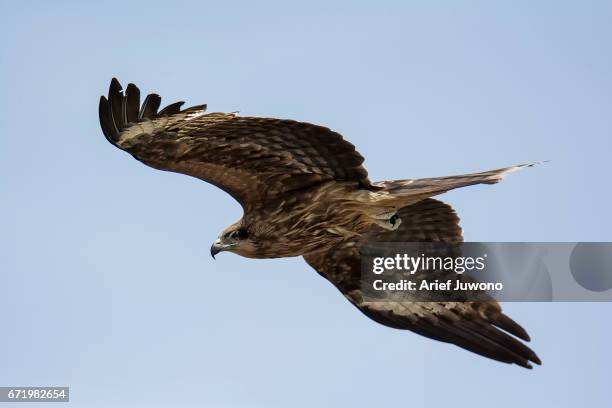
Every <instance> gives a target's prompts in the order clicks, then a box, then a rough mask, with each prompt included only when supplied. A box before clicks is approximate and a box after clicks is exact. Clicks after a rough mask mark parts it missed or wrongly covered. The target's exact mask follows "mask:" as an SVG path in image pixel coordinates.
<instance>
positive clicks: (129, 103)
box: [99, 79, 540, 367]
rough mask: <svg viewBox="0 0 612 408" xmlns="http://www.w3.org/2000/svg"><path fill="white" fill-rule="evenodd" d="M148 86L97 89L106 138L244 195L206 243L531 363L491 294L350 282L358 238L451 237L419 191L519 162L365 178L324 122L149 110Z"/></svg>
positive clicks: (152, 161) (154, 104)
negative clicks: (371, 296)
mask: <svg viewBox="0 0 612 408" xmlns="http://www.w3.org/2000/svg"><path fill="white" fill-rule="evenodd" d="M160 102H161V98H160V97H159V95H156V94H151V95H148V96H147V97H146V98H145V101H144V103H143V104H142V106H140V91H139V90H138V88H137V87H136V86H135V85H133V84H129V85H128V87H127V88H126V92H125V94H124V93H123V91H122V88H121V85H120V84H119V82H118V81H117V80H116V79H113V80H112V81H111V85H110V88H109V93H108V98H106V97H104V96H102V97H101V98H100V106H99V114H100V124H101V127H102V130H103V132H104V135H105V136H106V138H107V140H108V141H109V142H110V143H112V144H113V145H114V146H116V147H118V148H120V149H122V150H125V151H126V152H128V153H130V154H131V155H132V156H134V157H135V158H136V159H138V160H140V161H141V162H143V163H145V164H147V165H149V166H151V167H154V168H156V169H159V170H166V171H173V172H177V173H183V174H187V175H190V176H193V177H197V178H200V179H202V180H204V181H207V182H209V183H211V184H214V185H215V186H217V187H219V188H221V189H223V190H224V191H226V192H227V193H229V194H230V195H231V196H232V197H234V198H235V199H236V200H237V201H238V202H239V203H240V204H241V205H242V207H243V210H244V214H243V217H242V218H241V219H240V220H238V221H237V222H236V223H234V224H232V225H231V226H229V227H228V228H226V229H225V230H224V231H223V232H222V233H221V234H220V235H219V238H218V239H217V240H216V241H215V243H214V244H213V246H212V248H211V254H213V256H214V255H215V254H216V253H218V252H220V251H230V252H234V253H237V254H239V255H242V256H246V257H250V258H276V257H288V256H304V259H305V260H306V261H307V262H308V264H309V265H311V266H312V267H313V268H315V269H316V270H317V271H318V272H319V274H321V275H322V276H323V277H325V278H326V279H328V280H329V281H330V282H331V283H332V284H334V285H335V286H336V287H337V288H338V289H339V290H340V291H341V292H342V293H343V294H344V295H345V296H346V297H347V299H348V300H349V301H350V302H352V303H353V304H354V305H355V306H357V307H358V308H359V309H360V310H361V311H362V312H364V313H365V314H366V315H367V316H368V317H370V318H372V319H373V320H375V321H377V322H379V323H382V324H385V325H387V326H390V327H394V328H398V329H408V330H412V331H414V332H417V333H419V334H422V335H425V336H428V337H431V338H434V339H437V340H441V341H445V342H449V343H454V344H456V345H458V346H460V347H463V348H465V349H468V350H470V351H473V352H475V353H478V354H481V355H483V356H486V357H489V358H493V359H496V360H499V361H503V362H507V363H515V364H519V365H521V366H524V367H531V365H530V362H535V363H537V364H540V361H539V359H538V357H537V356H536V355H535V353H533V351H531V350H530V349H529V348H527V347H526V346H525V345H524V344H523V343H521V342H520V341H519V340H517V339H516V338H515V337H513V336H516V337H518V338H520V339H522V340H525V341H528V340H529V337H528V335H527V333H526V332H525V330H523V328H521V327H520V326H519V325H518V324H517V323H515V322H514V321H512V320H511V319H510V318H509V317H507V316H506V315H504V314H503V313H502V311H501V307H500V306H499V304H498V303H497V302H495V301H494V300H493V299H490V300H487V301H481V302H455V301H450V299H449V301H445V302H418V301H408V300H409V299H408V300H407V301H401V302H368V301H366V300H364V298H363V296H362V293H360V291H361V266H360V265H361V255H360V248H361V247H362V246H363V245H364V244H366V243H368V242H376V241H378V242H432V241H433V242H447V243H458V242H461V241H462V235H461V228H460V227H459V218H458V217H457V215H456V214H455V212H454V211H453V210H452V208H451V207H450V206H448V205H446V204H444V203H441V202H440V201H437V200H434V199H431V198H429V197H432V196H435V195H438V194H441V193H444V192H446V191H448V190H451V189H454V188H458V187H464V186H469V185H474V184H492V183H497V182H498V181H500V180H501V179H502V178H503V176H504V175H505V174H507V173H509V172H512V171H515V170H517V169H519V168H521V167H525V166H530V165H531V164H528V165H521V166H513V167H507V168H502V169H498V170H492V171H487V172H482V173H474V174H466V175H460V176H450V177H438V178H429V179H416V180H396V181H383V182H378V183H373V182H371V181H370V180H369V178H368V173H367V171H366V169H365V168H364V167H363V165H362V163H363V161H364V158H363V156H361V154H359V153H358V152H357V151H356V150H355V146H353V145H352V144H351V143H349V142H348V141H346V140H344V139H343V138H342V136H341V135H340V134H338V133H336V132H334V131H332V130H330V129H328V128H326V127H322V126H317V125H313V124H310V123H303V122H296V121H293V120H287V119H271V118H256V117H241V116H238V115H237V114H234V113H209V114H205V110H206V105H199V106H194V107H191V108H187V109H181V106H182V105H183V102H177V103H174V104H171V105H169V106H167V107H166V108H164V109H162V110H161V111H160V112H158V109H159V107H160Z"/></svg>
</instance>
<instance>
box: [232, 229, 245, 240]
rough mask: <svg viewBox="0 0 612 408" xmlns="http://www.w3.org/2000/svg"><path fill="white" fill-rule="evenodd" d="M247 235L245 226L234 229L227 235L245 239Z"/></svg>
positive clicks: (234, 238)
mask: <svg viewBox="0 0 612 408" xmlns="http://www.w3.org/2000/svg"><path fill="white" fill-rule="evenodd" d="M247 236H248V233H247V230H246V229H245V228H239V229H237V230H235V231H232V232H231V233H230V235H229V237H230V239H233V240H240V239H246V237H247Z"/></svg>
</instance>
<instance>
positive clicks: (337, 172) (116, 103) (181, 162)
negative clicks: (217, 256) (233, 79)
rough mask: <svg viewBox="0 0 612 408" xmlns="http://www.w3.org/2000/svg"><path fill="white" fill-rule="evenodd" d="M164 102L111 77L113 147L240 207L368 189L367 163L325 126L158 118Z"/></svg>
mask: <svg viewBox="0 0 612 408" xmlns="http://www.w3.org/2000/svg"><path fill="white" fill-rule="evenodd" d="M160 102H161V98H160V96H159V95H157V94H150V95H148V96H147V97H146V99H145V100H144V103H143V104H142V106H140V91H139V89H138V88H137V87H136V86H135V85H134V84H129V85H128V86H127V88H126V91H125V93H124V92H123V90H122V88H121V85H120V84H119V82H118V81H117V80H116V79H114V78H113V80H112V81H111V84H110V88H109V92H108V98H106V97H104V96H102V97H101V98H100V106H99V114H100V124H101V126H102V130H103V132H104V135H105V136H106V138H107V139H108V141H109V142H111V143H112V144H113V145H115V146H117V147H119V148H120V149H122V150H125V151H127V152H129V153H130V154H132V155H133V156H134V157H135V158H137V159H138V160H140V161H142V162H143V163H145V164H147V165H149V166H151V167H154V168H157V169H160V170H167V171H173V172H177V173H183V174H187V175H190V176H194V177H197V178H199V179H202V180H204V181H207V182H209V183H211V184H214V185H216V186H217V187H219V188H221V189H223V190H224V191H226V192H227V193H229V194H230V195H231V196H233V197H234V198H235V199H236V200H238V202H240V204H241V205H242V206H243V207H248V206H249V205H251V204H254V203H259V202H261V201H263V200H267V199H274V198H276V197H279V196H280V195H281V194H282V193H285V192H287V191H292V190H296V189H301V188H307V187H310V186H313V185H316V184H318V183H322V182H325V181H331V180H343V181H354V182H356V183H359V184H360V185H362V186H370V181H369V180H368V175H367V171H366V169H365V168H364V167H363V166H362V163H363V160H364V159H363V156H361V155H360V154H359V152H357V151H356V150H355V146H353V145H352V144H351V143H350V142H348V141H346V140H344V138H343V137H342V136H341V135H340V134H338V133H336V132H334V131H332V130H330V129H328V128H326V127H323V126H317V125H313V124H310V123H304V122H296V121H293V120H285V119H273V118H256V117H240V116H238V115H236V114H232V113H210V114H205V110H206V105H199V106H193V107H191V108H188V109H184V110H181V106H182V104H183V102H177V103H173V104H171V105H168V106H167V107H165V108H164V109H162V110H161V111H159V112H158V108H159V106H160Z"/></svg>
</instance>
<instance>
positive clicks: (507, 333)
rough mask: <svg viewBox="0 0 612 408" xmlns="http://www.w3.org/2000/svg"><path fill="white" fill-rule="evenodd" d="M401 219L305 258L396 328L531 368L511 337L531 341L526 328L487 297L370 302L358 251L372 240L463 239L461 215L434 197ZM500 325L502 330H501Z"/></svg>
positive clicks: (528, 354) (527, 352)
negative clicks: (364, 289) (389, 226)
mask: <svg viewBox="0 0 612 408" xmlns="http://www.w3.org/2000/svg"><path fill="white" fill-rule="evenodd" d="M398 216H399V217H400V218H401V219H402V223H401V224H400V226H399V228H398V229H397V230H395V231H389V230H383V229H382V228H380V227H378V226H373V227H372V229H371V230H370V232H369V233H368V234H366V235H365V236H364V238H362V239H361V240H353V241H344V242H342V243H340V244H338V245H336V246H335V247H332V248H329V249H328V250H326V251H324V252H323V251H319V252H315V253H311V254H307V255H305V256H304V259H305V260H306V262H308V264H309V265H310V266H312V267H313V268H314V269H316V270H317V272H319V274H321V275H322V276H323V277H325V278H326V279H328V280H329V281H330V282H331V283H332V284H334V285H335V286H336V287H337V288H338V289H339V290H340V291H341V292H342V293H343V294H344V295H345V297H346V298H347V299H348V300H349V301H350V302H351V303H353V304H354V305H355V306H357V308H359V310H361V311H362V312H363V313H364V314H365V315H367V316H368V317H369V318H371V319H373V320H375V321H377V322H378V323H381V324H384V325H386V326H390V327H393V328H397V329H407V330H411V331H413V332H416V333H418V334H421V335H423V336H426V337H429V338H432V339H435V340H440V341H444V342H448V343H453V344H455V345H457V346H459V347H462V348H464V349H467V350H469V351H472V352H474V353H477V354H480V355H482V356H485V357H488V358H491V359H494V360H498V361H502V362H505V363H514V364H518V365H520V366H523V367H526V368H531V364H530V362H534V363H536V364H540V359H539V358H538V356H537V355H536V354H535V353H534V352H533V351H532V350H531V349H530V348H529V347H527V346H525V345H524V344H523V343H522V342H520V341H519V340H517V339H516V338H515V337H514V336H516V337H518V338H520V339H522V340H525V341H529V336H528V334H527V332H526V331H525V330H524V329H523V328H522V327H521V326H520V325H518V324H517V323H516V322H514V321H513V320H512V319H510V318H509V317H508V316H506V315H505V314H503V313H502V310H501V307H500V305H499V304H498V303H497V302H495V301H494V300H493V299H489V300H486V301H478V302H475V301H472V302H457V301H454V300H452V299H449V300H448V301H435V302H434V301H417V300H416V299H415V301H410V299H409V298H408V299H407V298H403V299H402V300H401V301H368V300H367V299H365V298H364V293H363V292H362V283H363V282H362V275H361V267H362V266H361V257H362V255H361V249H362V247H363V245H365V244H367V243H371V242H444V243H451V244H452V243H459V242H461V241H462V235H461V228H460V227H459V218H458V217H457V215H456V214H455V212H454V211H453V209H452V208H451V207H450V206H448V205H447V204H444V203H442V202H440V201H438V200H434V199H431V198H429V199H425V200H423V201H421V202H419V203H416V204H413V205H411V206H408V207H404V208H402V209H400V211H399V212H398ZM500 329H501V330H500Z"/></svg>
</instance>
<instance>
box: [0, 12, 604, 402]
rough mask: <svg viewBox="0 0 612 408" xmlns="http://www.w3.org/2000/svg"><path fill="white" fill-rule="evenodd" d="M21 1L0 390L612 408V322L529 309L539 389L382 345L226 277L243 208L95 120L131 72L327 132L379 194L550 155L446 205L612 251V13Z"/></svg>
mask: <svg viewBox="0 0 612 408" xmlns="http://www.w3.org/2000/svg"><path fill="white" fill-rule="evenodd" d="M332 3H333V4H332ZM0 4H1V5H0V16H1V17H0V34H1V37H0V38H1V39H0V58H1V60H0V64H1V65H0V74H1V75H0V89H1V95H2V96H1V97H0V170H1V172H0V186H1V194H2V195H1V200H0V217H1V218H0V231H1V233H0V248H2V249H1V251H2V256H1V257H0V270H1V272H0V317H1V319H0V322H1V323H2V329H1V333H2V334H1V336H0V385H6V386H9V385H15V386H19V385H21V386H25V385H70V387H71V402H70V404H69V406H71V407H170V406H176V407H314V406H322V407H327V406H351V407H371V406H388V407H400V406H411V407H423V406H425V407H438V406H439V407H448V406H466V407H468V406H469V407H476V406H492V405H494V406H496V407H517V406H532V407H548V406H551V407H552V406H554V407H566V406H567V407H575V406H588V407H603V406H607V404H608V403H609V401H610V398H611V397H612V395H611V393H612V392H611V391H610V384H611V383H612V375H611V368H610V364H611V363H612V352H611V348H610V344H611V342H612V329H611V325H610V313H611V312H612V305H610V304H586V303H582V304H580V303H571V304H561V303H555V304H543V303H541V304H518V303H508V304H506V305H505V307H506V310H507V312H508V313H509V314H510V315H511V316H513V317H514V318H515V319H516V320H518V321H519V322H521V323H522V324H523V325H524V326H525V327H526V328H527V329H528V330H529V332H530V333H531V335H532V338H533V342H532V346H533V347H534V349H535V350H536V351H537V352H538V353H539V355H540V357H541V358H542V360H543V361H544V365H543V366H542V367H537V368H536V369H534V370H533V371H527V370H524V369H521V368H519V367H516V366H508V365H505V364H500V363H497V362H493V361H489V360H486V359H484V358H480V357H478V356H476V355H473V354H471V353H468V352H465V351H463V350H461V349H458V348H456V347H453V346H450V345H445V344H442V343H437V342H434V341H431V340H427V339H424V338H422V337H419V336H417V335H415V334H412V333H410V332H401V331H396V330H392V329H388V328H385V327H382V326H379V325H377V324H375V323H374V322H372V321H370V320H368V319H367V318H365V317H364V316H363V315H361V314H360V313H359V312H358V311H357V310H355V309H354V307H353V306H351V305H350V304H349V303H348V302H347V301H346V300H345V299H344V298H343V297H342V296H341V295H340V294H339V293H338V292H337V291H336V289H335V288H333V287H332V286H331V285H330V284H329V283H328V282H326V281H325V280H324V279H322V278H321V277H319V276H318V275H317V274H316V273H315V272H314V271H313V270H311V269H310V268H309V267H308V266H307V265H306V264H305V263H304V262H303V261H302V260H301V259H300V258H294V259H281V260H257V261H254V260H248V259H244V258H240V257H238V256H235V255H232V254H221V255H220V256H218V257H217V261H213V260H212V259H211V258H210V254H209V247H210V244H211V242H212V241H213V240H214V239H215V237H216V236H217V234H218V232H219V231H220V230H222V229H223V228H224V227H225V226H227V225H228V224H230V223H231V222H233V221H234V220H236V219H238V218H239V217H240V215H241V209H240V207H239V205H238V204H237V203H235V202H234V201H233V200H232V199H231V198H230V197H229V196H228V195H226V194H225V193H223V192H222V191H220V190H218V189H216V188H214V187H212V186H210V185H207V184H205V183H203V182H201V181H198V180H196V179H191V178H189V177H186V176H182V175H177V174H171V173H164V172H159V171H155V170H153V169H150V168H147V167H145V166H144V165H142V164H141V163H139V162H137V161H136V160H134V159H132V158H131V157H130V156H129V155H127V154H125V153H123V152H121V151H119V150H117V149H115V148H114V147H112V146H111V145H110V144H108V143H107V142H106V140H105V139H104V137H103V136H102V132H101V131H100V129H99V125H98V117H97V115H98V114H97V104H98V99H99V96H100V95H101V94H103V93H106V91H107V87H108V83H109V81H110V79H111V77H113V76H117V77H118V78H119V79H120V80H121V81H122V82H123V84H124V85H126V84H127V83H128V82H135V83H136V84H137V85H139V86H140V88H141V91H142V93H143V94H144V93H145V92H149V91H155V92H158V93H159V94H161V95H162V97H164V100H165V102H174V101H175V100H179V99H184V100H186V101H187V102H188V103H190V104H198V103H208V106H209V109H210V110H211V111H236V110H239V111H241V113H242V114H244V115H260V116H273V117H284V118H293V119H298V120H305V121H310V122H315V123H320V124H324V125H326V126H329V127H331V128H333V129H335V130H337V131H339V132H341V133H342V134H344V135H345V136H346V137H347V138H348V139H349V140H351V141H352V142H353V143H354V144H355V145H356V146H357V147H358V149H359V150H360V151H361V152H362V153H363V155H364V156H365V157H366V163H365V164H366V166H367V168H368V169H369V171H370V175H371V178H372V179H373V180H381V179H397V178H410V177H426V176H438V175H449V174H456V173H462V172H470V171H477V170H486V169H489V168H496V167H500V166H505V165H511V164H516V163H522V162H526V161H531V160H545V159H549V160H551V162H550V163H548V164H546V165H543V166H539V167H537V168H533V169H528V170H525V171H523V172H520V173H518V174H514V175H512V176H511V177H510V178H509V179H507V180H506V181H505V182H504V183H502V184H499V185H496V186H482V187H473V188H469V189H463V190H461V191H454V192H452V193H449V194H446V195H445V196H443V199H444V200H445V201H447V202H450V203H452V204H453V205H454V206H455V208H456V209H457V210H458V212H459V214H460V215H461V217H462V225H463V227H464V230H465V237H466V239H467V240H471V241H580V240H584V241H610V240H612V233H611V232H610V231H612V220H611V217H610V209H609V208H610V201H611V198H612V196H611V194H610V187H609V185H610V176H611V174H610V152H611V151H612V142H611V139H612V116H611V113H612V77H611V73H612V45H611V42H610V40H611V38H612V24H610V22H611V21H612V3H610V2H606V1H601V2H597V1H582V2H575V1H537V2H536V1H512V2H510V1H506V2H500V1H496V2H491V1H462V2H438V1H419V2H414V1H411V2H408V1H403V2H399V1H398V2H381V1H379V2H370V3H365V2H354V1H350V2H339V1H338V2H329V1H308V2H302V4H290V2H280V1H279V2H246V1H245V2H242V1H229V2H209V1H193V2H155V1H146V2H129V3H128V2H124V1H121V2H119V1H116V2H111V1H108V2H103V1H97V2H95V3H94V2H91V3H89V4H86V2H81V1H79V2H77V1H74V2H70V1H55V2H46V1H45V2H43V1H41V2H28V1H24V2H16V1H13V2H9V1H4V0H3V1H1V2H0ZM20 406H22V407H24V408H25V407H27V404H24V405H20ZM37 406H38V405H37ZM51 406H53V405H51ZM62 406H63V405H62Z"/></svg>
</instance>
